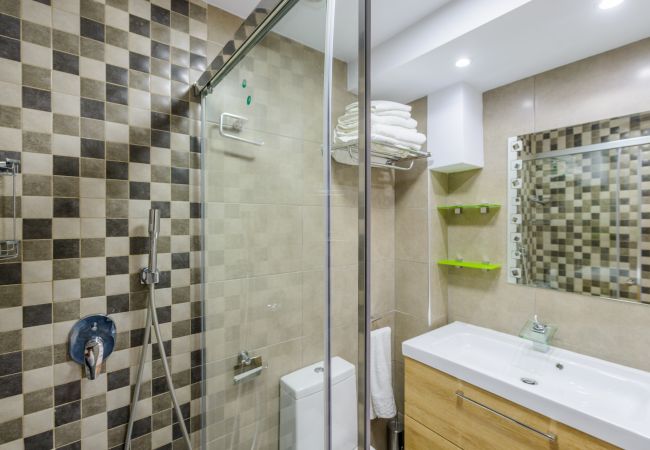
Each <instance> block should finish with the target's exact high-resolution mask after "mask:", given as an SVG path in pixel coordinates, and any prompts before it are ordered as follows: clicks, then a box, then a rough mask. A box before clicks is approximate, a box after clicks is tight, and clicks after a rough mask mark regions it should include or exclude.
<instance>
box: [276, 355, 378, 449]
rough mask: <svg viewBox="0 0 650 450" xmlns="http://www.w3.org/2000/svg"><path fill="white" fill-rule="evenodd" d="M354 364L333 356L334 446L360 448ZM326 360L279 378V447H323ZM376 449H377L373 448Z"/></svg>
mask: <svg viewBox="0 0 650 450" xmlns="http://www.w3.org/2000/svg"><path fill="white" fill-rule="evenodd" d="M354 374H355V370H354V366H353V365H352V364H350V363H349V362H347V361H346V360H344V359H342V358H339V357H338V356H336V357H334V358H332V449H333V450H356V448H357V381H356V377H355V376H354ZM323 411H324V400H323V363H322V362H319V363H316V364H312V365H311V366H307V367H304V368H302V369H300V370H296V371H295V372H292V373H290V374H288V375H285V376H283V377H282V378H280V450H322V449H323V441H324V436H323V430H324V419H323ZM373 450H374V449H373Z"/></svg>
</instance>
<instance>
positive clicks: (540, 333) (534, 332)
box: [519, 314, 557, 353]
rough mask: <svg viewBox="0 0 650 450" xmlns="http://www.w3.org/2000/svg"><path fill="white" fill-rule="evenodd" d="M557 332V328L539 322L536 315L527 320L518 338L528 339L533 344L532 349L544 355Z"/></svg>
mask: <svg viewBox="0 0 650 450" xmlns="http://www.w3.org/2000/svg"><path fill="white" fill-rule="evenodd" d="M556 331H557V327H555V326H553V325H548V324H546V323H544V322H542V321H541V320H539V317H538V316H537V314H535V315H534V316H533V318H532V319H529V320H528V321H527V322H526V324H525V325H524V327H523V328H522V329H521V332H520V333H519V336H520V337H522V338H524V339H528V340H529V341H531V342H532V343H533V349H535V350H537V351H538V352H543V353H546V352H548V351H549V349H550V345H549V344H550V342H551V340H552V339H553V336H554V335H555V332H556Z"/></svg>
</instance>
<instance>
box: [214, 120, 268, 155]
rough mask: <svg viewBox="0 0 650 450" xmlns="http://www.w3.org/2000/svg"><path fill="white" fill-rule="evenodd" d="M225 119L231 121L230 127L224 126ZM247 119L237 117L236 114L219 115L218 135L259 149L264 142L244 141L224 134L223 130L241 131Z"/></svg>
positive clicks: (232, 135)
mask: <svg viewBox="0 0 650 450" xmlns="http://www.w3.org/2000/svg"><path fill="white" fill-rule="evenodd" d="M225 118H229V119H232V124H231V125H224V122H225V120H224V119H225ZM247 120H248V119H247V118H246V117H244V116H238V115H236V114H230V113H226V112H224V113H221V117H220V119H219V134H221V136H223V137H225V138H229V139H234V140H236V141H241V142H246V143H248V144H253V145H257V146H258V147H261V146H262V145H264V141H258V140H255V139H245V138H242V137H239V136H236V135H234V134H230V133H226V132H225V131H224V128H230V129H231V130H237V131H241V130H242V128H243V127H244V123H246V121H247Z"/></svg>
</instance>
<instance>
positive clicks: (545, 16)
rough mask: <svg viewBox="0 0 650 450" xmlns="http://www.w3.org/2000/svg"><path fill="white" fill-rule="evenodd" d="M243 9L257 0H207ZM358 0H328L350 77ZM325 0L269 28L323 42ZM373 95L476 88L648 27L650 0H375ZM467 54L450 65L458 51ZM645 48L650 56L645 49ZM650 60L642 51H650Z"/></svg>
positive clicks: (405, 96) (640, 34)
mask: <svg viewBox="0 0 650 450" xmlns="http://www.w3.org/2000/svg"><path fill="white" fill-rule="evenodd" d="M209 1H210V3H212V4H214V5H215V6H218V7H220V8H223V9H226V10H228V11H230V12H232V13H234V14H237V15H239V16H242V17H244V16H246V15H247V14H248V13H249V12H250V11H251V10H252V9H253V8H254V6H255V4H256V3H257V1H256V0H209ZM356 8H357V1H356V0H338V1H337V5H336V22H335V23H336V35H335V56H336V57H337V58H339V59H342V60H344V61H347V62H348V63H349V74H348V76H349V79H350V82H349V87H350V89H351V90H354V89H355V87H356V75H355V74H356V61H355V59H356V53H357V33H356V29H357V25H356V24H357V17H358V16H357V10H356ZM323 17H324V7H323V0H320V1H318V0H302V1H301V2H300V3H298V4H297V5H296V6H295V7H294V9H293V10H292V11H290V12H289V13H288V14H287V16H285V17H284V18H283V19H282V21H281V22H280V23H279V24H278V25H276V29H275V31H277V32H278V33H280V34H283V35H285V36H287V37H290V38H292V39H295V40H297V41H299V42H301V43H303V44H305V45H308V46H310V47H313V48H318V49H322V47H323V45H322V42H323V39H324V20H323ZM372 17H373V23H372V36H373V38H372V45H373V53H372V92H373V98H386V99H391V100H397V101H411V100H414V99H417V98H420V97H423V96H425V95H427V94H429V93H431V92H434V91H436V90H438V89H440V88H443V87H445V86H448V85H450V84H453V83H456V82H460V81H464V82H467V83H469V84H471V85H473V86H475V87H476V88H478V89H480V90H481V91H485V90H488V89H492V88H494V87H497V86H501V85H503V84H507V83H510V82H512V81H515V80H518V79H521V78H525V77H527V76H530V75H533V74H536V73H540V72H542V71H545V70H549V69H552V68H554V67H558V66H561V65H564V64H567V63H570V62H572V61H576V60H579V59H582V58H585V57H588V56H591V55H594V54H597V53H601V52H603V51H607V50H610V49H613V48H616V47H619V46H621V45H625V44H627V43H630V42H634V41H636V40H639V39H642V38H644V37H648V36H650V27H649V26H648V19H647V18H648V17H650V0H626V1H625V2H623V4H622V5H621V6H619V7H617V8H614V9H611V10H607V11H603V10H600V9H599V8H598V0H570V1H567V0H373V2H372ZM461 56H466V57H469V58H471V59H472V64H471V65H470V66H469V67H466V68H464V69H459V68H456V67H455V65H454V62H455V61H456V59H457V58H459V57H461ZM649 58H650V56H649ZM649 67H650V60H649Z"/></svg>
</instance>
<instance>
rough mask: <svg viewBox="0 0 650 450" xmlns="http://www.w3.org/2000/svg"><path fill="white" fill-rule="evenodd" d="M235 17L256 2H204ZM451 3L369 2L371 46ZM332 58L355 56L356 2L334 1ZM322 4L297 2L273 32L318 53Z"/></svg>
mask: <svg viewBox="0 0 650 450" xmlns="http://www.w3.org/2000/svg"><path fill="white" fill-rule="evenodd" d="M208 1H209V3H211V4H212V5H214V6H217V7H219V8H221V9H224V10H226V11H228V12H230V13H232V14H235V15H237V16H239V17H242V18H244V17H247V16H248V14H249V13H250V12H251V11H253V8H255V6H256V5H257V3H258V2H259V0H208ZM450 1H453V0H373V2H372V30H373V31H372V44H373V46H375V45H378V44H380V43H382V42H384V41H386V40H387V39H389V38H391V37H393V36H394V35H395V34H397V33H399V32H400V31H402V30H404V29H405V28H407V27H408V26H409V25H412V24H413V23H415V22H417V21H418V20H420V19H421V18H422V17H426V16H427V15H429V14H431V13H432V12H433V11H435V10H436V9H438V8H440V6H442V5H444V4H445V3H448V2H450ZM335 12H336V19H335V21H334V23H335V30H334V36H335V39H334V55H335V56H336V57H337V58H338V59H341V60H343V61H347V62H350V61H354V60H355V59H356V56H357V47H358V44H357V39H358V37H357V36H358V34H357V28H358V26H357V23H358V20H359V19H358V18H359V14H358V2H357V0H336V3H335ZM324 17H325V2H324V0H300V1H299V2H298V3H297V4H296V5H295V6H294V7H293V9H292V10H291V11H290V12H289V13H288V14H287V15H286V16H285V17H284V18H283V19H282V21H281V22H280V23H278V24H277V25H276V27H275V29H274V31H276V32H278V33H280V34H282V35H284V36H287V37H289V38H291V39H294V40H296V41H298V42H301V43H302V44H305V45H307V46H309V47H312V48H317V49H322V48H323V41H324V37H325V21H324Z"/></svg>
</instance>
